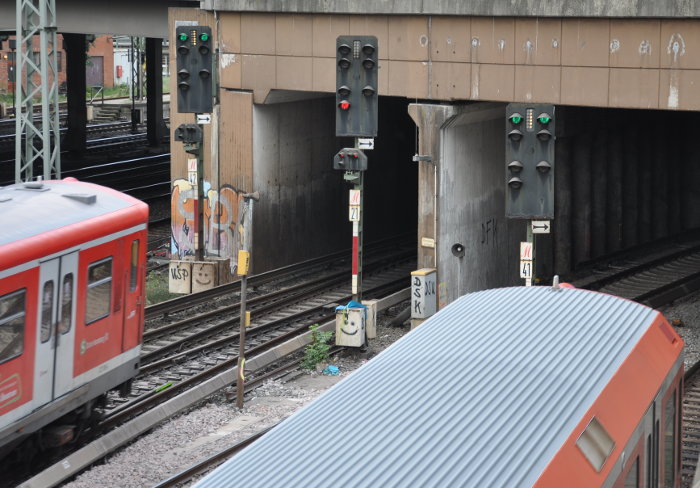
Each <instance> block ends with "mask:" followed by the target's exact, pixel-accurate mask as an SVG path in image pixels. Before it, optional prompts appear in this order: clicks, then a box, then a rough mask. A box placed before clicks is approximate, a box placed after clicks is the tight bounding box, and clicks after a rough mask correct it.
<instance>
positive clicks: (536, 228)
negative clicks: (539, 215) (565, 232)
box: [531, 220, 552, 234]
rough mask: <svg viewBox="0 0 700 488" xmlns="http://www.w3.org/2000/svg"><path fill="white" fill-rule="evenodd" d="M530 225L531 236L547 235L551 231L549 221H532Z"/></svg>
mask: <svg viewBox="0 0 700 488" xmlns="http://www.w3.org/2000/svg"><path fill="white" fill-rule="evenodd" d="M531 225H532V233H533V234H549V232H550V230H551V229H552V225H551V224H550V221H549V220H533V221H532V222H531Z"/></svg>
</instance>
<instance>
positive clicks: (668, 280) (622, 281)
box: [572, 242, 700, 308]
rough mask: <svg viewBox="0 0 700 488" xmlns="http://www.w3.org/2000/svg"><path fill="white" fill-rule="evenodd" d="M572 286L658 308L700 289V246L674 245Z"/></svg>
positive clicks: (688, 244) (621, 262)
mask: <svg viewBox="0 0 700 488" xmlns="http://www.w3.org/2000/svg"><path fill="white" fill-rule="evenodd" d="M572 284H573V285H574V286H576V287H578V288H586V289H589V290H596V291H600V292H603V293H609V294H610V295H616V296H619V297H623V298H628V299H630V300H634V301H637V302H639V303H644V304H646V305H649V306H650V307H652V308H658V307H660V306H662V305H666V304H668V303H670V302H672V301H674V300H676V299H678V298H681V297H683V296H686V295H688V294H690V293H692V292H694V291H696V290H699V289H700V242H689V243H679V244H675V245H670V246H668V247H667V248H665V249H663V250H661V251H658V252H657V253H655V254H653V255H648V256H647V257H646V258H643V259H639V260H638V259H628V260H623V261H620V262H617V263H615V264H614V265H612V266H610V267H609V268H608V269H607V270H605V271H602V272H598V273H593V274H592V275H591V276H589V277H587V278H583V279H581V280H576V281H573V282H572Z"/></svg>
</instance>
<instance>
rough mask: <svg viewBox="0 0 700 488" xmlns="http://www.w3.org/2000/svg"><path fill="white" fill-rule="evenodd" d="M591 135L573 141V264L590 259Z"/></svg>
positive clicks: (582, 135)
mask: <svg viewBox="0 0 700 488" xmlns="http://www.w3.org/2000/svg"><path fill="white" fill-rule="evenodd" d="M592 141H593V137H592V136H591V134H581V135H580V136H578V137H576V139H575V141H574V154H573V158H572V161H573V168H572V170H571V172H572V174H571V178H572V181H573V185H572V186H573V208H574V211H573V219H572V226H573V232H572V237H573V261H574V262H573V264H574V265H575V264H578V263H581V262H583V261H587V260H589V259H590V258H591V144H592Z"/></svg>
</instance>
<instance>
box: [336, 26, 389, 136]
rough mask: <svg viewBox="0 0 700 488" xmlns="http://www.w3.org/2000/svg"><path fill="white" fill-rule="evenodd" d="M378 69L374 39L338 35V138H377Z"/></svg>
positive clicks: (373, 37)
mask: <svg viewBox="0 0 700 488" xmlns="http://www.w3.org/2000/svg"><path fill="white" fill-rule="evenodd" d="M378 68H379V59H378V57H377V38H376V37H375V36H340V37H338V38H337V39H336V91H335V103H336V117H335V134H336V135H337V136H339V137H342V136H354V137H375V136H376V135H377V125H378V120H377V119H378V106H379V97H378V94H377V79H378V75H377V71H378Z"/></svg>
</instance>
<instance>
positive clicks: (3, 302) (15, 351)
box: [0, 290, 27, 363]
mask: <svg viewBox="0 0 700 488" xmlns="http://www.w3.org/2000/svg"><path fill="white" fill-rule="evenodd" d="M26 295H27V291H26V290H19V291H15V292H13V293H10V294H7V295H4V296H2V297H0V363H4V362H5V361H9V360H10V359H12V358H15V357H17V356H19V355H21V354H22V351H23V350H24V322H25V314H26V312H25V300H26Z"/></svg>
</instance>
